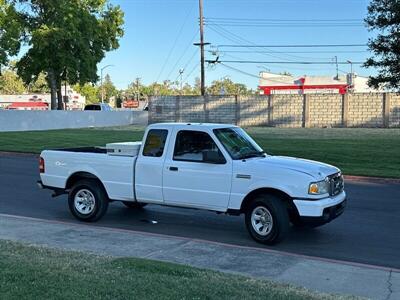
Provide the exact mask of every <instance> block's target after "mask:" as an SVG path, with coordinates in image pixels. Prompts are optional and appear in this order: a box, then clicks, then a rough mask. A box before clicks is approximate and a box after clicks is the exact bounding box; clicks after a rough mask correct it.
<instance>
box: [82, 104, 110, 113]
mask: <svg viewBox="0 0 400 300" xmlns="http://www.w3.org/2000/svg"><path fill="white" fill-rule="evenodd" d="M84 110H100V111H111V110H112V108H111V106H110V105H109V104H108V103H95V104H87V105H85V109H84Z"/></svg>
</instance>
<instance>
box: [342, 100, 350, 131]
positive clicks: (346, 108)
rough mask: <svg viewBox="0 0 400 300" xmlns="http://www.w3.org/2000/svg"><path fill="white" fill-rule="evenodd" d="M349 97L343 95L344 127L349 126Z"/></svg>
mask: <svg viewBox="0 0 400 300" xmlns="http://www.w3.org/2000/svg"><path fill="white" fill-rule="evenodd" d="M349 97H350V95H349V94H348V93H346V94H343V95H342V126H343V127H348V126H349V121H348V118H349Z"/></svg>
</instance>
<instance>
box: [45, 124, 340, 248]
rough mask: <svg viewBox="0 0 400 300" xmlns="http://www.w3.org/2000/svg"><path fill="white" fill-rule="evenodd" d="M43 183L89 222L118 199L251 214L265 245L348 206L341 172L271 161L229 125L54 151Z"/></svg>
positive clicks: (173, 129) (179, 127) (177, 127)
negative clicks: (129, 141)
mask: <svg viewBox="0 0 400 300" xmlns="http://www.w3.org/2000/svg"><path fill="white" fill-rule="evenodd" d="M116 134H118V132H116ZM40 177H41V180H40V181H39V182H38V184H39V186H40V187H41V188H47V189H51V190H53V191H54V196H58V195H61V194H63V193H68V203H69V208H70V210H71V212H72V214H73V215H74V216H75V217H76V218H77V219H79V220H82V221H90V222H92V221H97V220H99V219H100V218H101V217H102V216H103V215H104V214H105V212H106V210H107V207H108V204H109V203H110V202H112V201H122V202H123V203H124V204H125V205H126V206H128V207H130V208H137V209H139V208H142V207H144V206H145V205H146V204H148V203H151V204H160V205H169V206H179V207H186V208H197V209H205V210H211V211H216V212H218V213H227V214H231V215H240V214H242V213H243V214H245V222H246V227H247V229H248V231H249V233H250V235H251V236H252V237H253V238H254V239H255V240H256V241H257V242H261V243H264V244H274V243H277V242H278V241H281V240H282V239H283V238H284V237H285V235H286V234H287V232H288V230H289V227H290V223H292V224H293V225H294V226H303V225H307V224H309V225H311V226H319V225H322V224H325V223H327V222H329V221H331V220H332V219H334V218H336V217H337V216H339V215H340V214H341V213H342V212H343V210H344V207H345V204H346V193H345V192H344V183H343V176H342V174H341V172H340V170H339V169H338V168H336V167H333V166H330V165H327V164H324V163H319V162H315V161H310V160H304V159H298V158H291V157H282V156H272V155H268V154H266V153H265V152H264V151H263V150H262V149H261V147H260V146H258V145H257V143H256V142H255V141H254V140H253V139H252V138H251V137H250V136H249V135H247V134H246V132H245V131H244V130H243V129H241V128H239V127H237V126H233V125H224V124H181V123H164V124H153V125H150V126H148V127H147V129H146V131H145V134H144V138H143V142H131V143H114V144H107V146H106V147H91V148H75V149H61V150H46V151H43V152H42V153H41V157H40Z"/></svg>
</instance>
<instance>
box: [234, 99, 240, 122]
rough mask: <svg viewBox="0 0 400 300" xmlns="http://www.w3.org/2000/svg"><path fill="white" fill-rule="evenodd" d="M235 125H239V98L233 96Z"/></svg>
mask: <svg viewBox="0 0 400 300" xmlns="http://www.w3.org/2000/svg"><path fill="white" fill-rule="evenodd" d="M235 124H236V125H237V126H239V125H240V98H239V96H238V95H235Z"/></svg>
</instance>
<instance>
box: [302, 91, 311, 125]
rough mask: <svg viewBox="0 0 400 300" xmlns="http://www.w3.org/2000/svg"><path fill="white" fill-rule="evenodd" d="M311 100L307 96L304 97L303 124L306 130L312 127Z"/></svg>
mask: <svg viewBox="0 0 400 300" xmlns="http://www.w3.org/2000/svg"><path fill="white" fill-rule="evenodd" d="M309 101H310V98H309V97H308V95H307V94H304V95H303V122H302V126H303V127H304V128H308V127H310V102H309Z"/></svg>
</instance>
